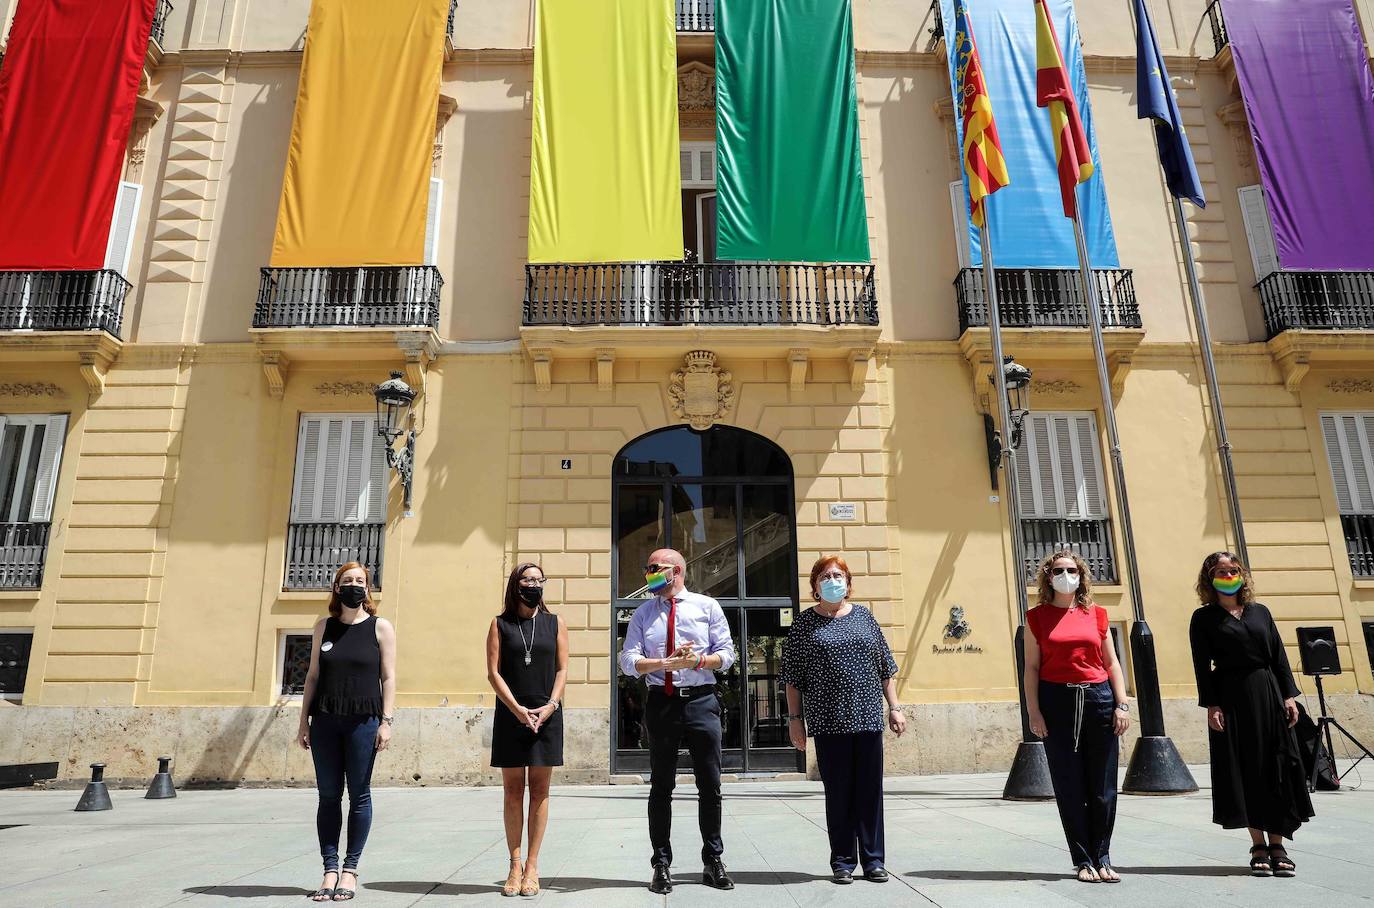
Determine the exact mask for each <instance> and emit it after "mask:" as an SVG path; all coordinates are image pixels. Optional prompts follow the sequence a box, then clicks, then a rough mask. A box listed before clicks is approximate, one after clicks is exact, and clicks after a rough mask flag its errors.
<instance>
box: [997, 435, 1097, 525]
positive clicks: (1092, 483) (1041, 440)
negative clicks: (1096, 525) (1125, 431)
mask: <svg viewBox="0 0 1374 908" xmlns="http://www.w3.org/2000/svg"><path fill="white" fill-rule="evenodd" d="M1016 467H1017V479H1018V480H1019V484H1018V492H1019V493H1020V494H1019V496H1018V502H1019V504H1020V506H1021V514H1022V516H1023V517H1027V518H1055V517H1058V518H1074V519H1083V520H1101V519H1103V518H1105V517H1106V516H1107V501H1106V490H1105V486H1104V484H1103V479H1102V465H1101V462H1100V460H1099V458H1098V450H1097V423H1096V421H1095V420H1094V419H1093V415H1092V414H1091V413H1032V414H1030V415H1029V416H1028V417H1026V423H1025V437H1024V439H1023V440H1022V442H1021V447H1020V448H1019V449H1018V450H1017V452H1016Z"/></svg>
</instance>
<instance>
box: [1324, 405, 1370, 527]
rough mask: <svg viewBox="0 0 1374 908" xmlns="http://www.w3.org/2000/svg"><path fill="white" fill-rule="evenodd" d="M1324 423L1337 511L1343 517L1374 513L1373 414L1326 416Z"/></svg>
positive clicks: (1327, 457)
mask: <svg viewBox="0 0 1374 908" xmlns="http://www.w3.org/2000/svg"><path fill="white" fill-rule="evenodd" d="M1321 420H1322V435H1323V436H1324V437H1325V439H1326V459H1327V462H1328V463H1329V464H1330V465H1331V481H1332V483H1333V484H1334V485H1335V487H1336V505H1337V508H1338V509H1339V510H1340V512H1341V513H1342V514H1368V513H1374V453H1371V451H1370V444H1369V436H1370V431H1371V429H1374V414H1366V413H1324V414H1322V418H1321Z"/></svg>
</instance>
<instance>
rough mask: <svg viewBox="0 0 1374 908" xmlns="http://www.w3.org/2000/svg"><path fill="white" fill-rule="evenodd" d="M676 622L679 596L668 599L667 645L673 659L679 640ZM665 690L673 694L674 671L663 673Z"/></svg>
mask: <svg viewBox="0 0 1374 908" xmlns="http://www.w3.org/2000/svg"><path fill="white" fill-rule="evenodd" d="M676 624H677V597H673V598H672V599H669V600H668V645H667V647H666V649H667V650H668V658H670V659H671V658H672V656H673V650H675V649H676V648H677V641H676V637H677V634H676V633H675V630H676V627H675V625H676ZM663 692H664V693H665V694H667V695H668V696H670V697H671V696H672V695H673V673H672V672H664V673H663Z"/></svg>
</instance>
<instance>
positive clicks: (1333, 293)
mask: <svg viewBox="0 0 1374 908" xmlns="http://www.w3.org/2000/svg"><path fill="white" fill-rule="evenodd" d="M1256 288H1257V289H1258V290H1259V295H1260V304H1261V306H1263V308H1264V324H1265V327H1266V328H1268V330H1269V336H1270V337H1274V336H1276V335H1278V334H1282V333H1283V332H1284V331H1287V330H1288V329H1289V328H1309V329H1314V330H1328V331H1333V330H1345V331H1374V271H1275V272H1274V273H1273V274H1271V275H1269V276H1268V277H1266V278H1265V279H1264V280H1262V281H1260V282H1259V283H1258V284H1257V285H1256Z"/></svg>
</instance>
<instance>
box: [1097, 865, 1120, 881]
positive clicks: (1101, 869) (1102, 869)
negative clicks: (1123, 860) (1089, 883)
mask: <svg viewBox="0 0 1374 908" xmlns="http://www.w3.org/2000/svg"><path fill="white" fill-rule="evenodd" d="M1108 873H1110V874H1111V876H1107V875H1106V874H1108ZM1097 879H1098V881H1100V882H1103V883H1119V882H1121V874H1119V873H1117V872H1116V870H1115V869H1114V868H1113V867H1112V865H1111V864H1109V863H1107V862H1106V861H1103V862H1102V863H1101V864H1098V865H1097Z"/></svg>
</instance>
